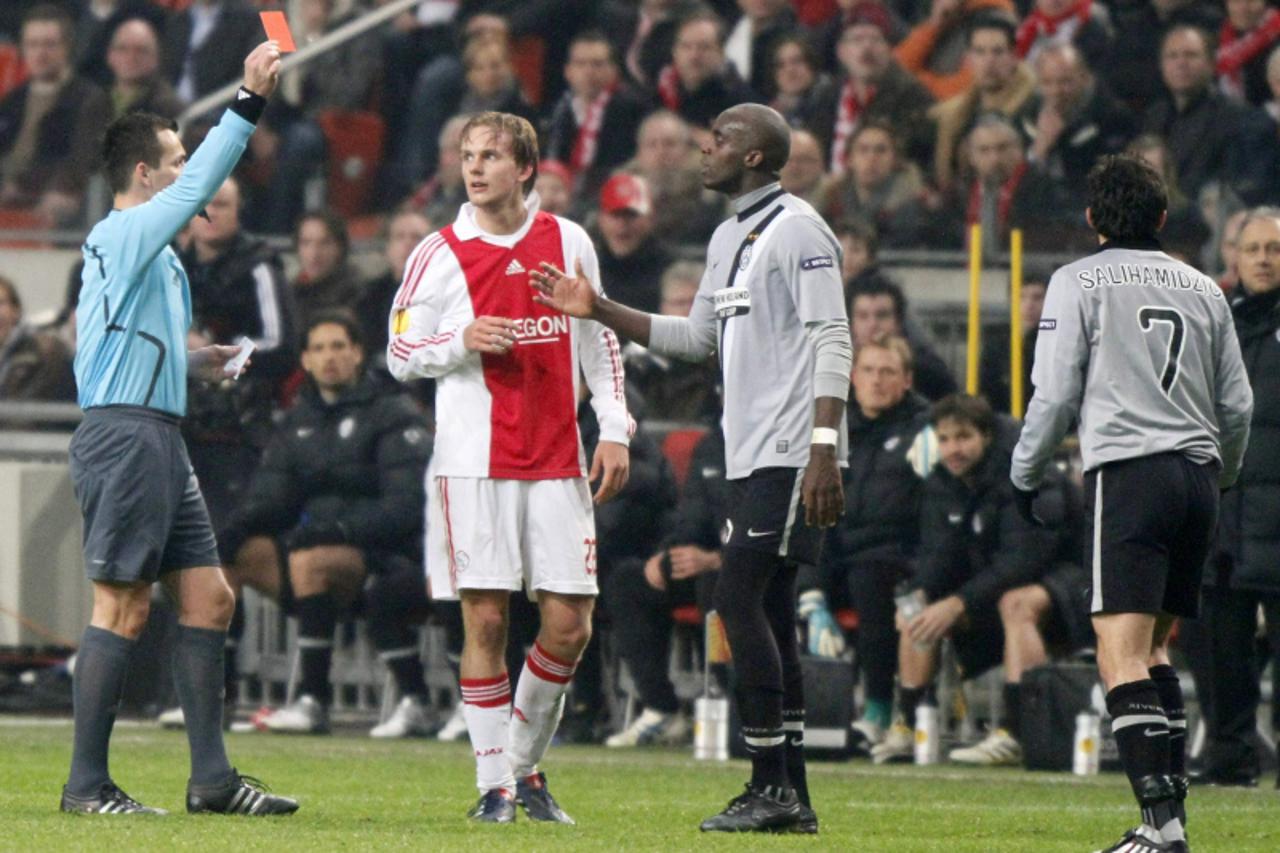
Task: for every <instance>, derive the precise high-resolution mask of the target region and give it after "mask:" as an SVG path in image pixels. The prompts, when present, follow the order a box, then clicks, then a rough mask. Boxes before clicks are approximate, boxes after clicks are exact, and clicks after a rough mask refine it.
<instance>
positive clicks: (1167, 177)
mask: <svg viewBox="0 0 1280 853" xmlns="http://www.w3.org/2000/svg"><path fill="white" fill-rule="evenodd" d="M1126 150H1127V151H1129V152H1131V153H1133V154H1137V155H1138V156H1139V157H1141V158H1142V159H1143V160H1145V161H1146V163H1147V165H1149V166H1151V168H1153V169H1155V170H1156V171H1157V172H1159V173H1160V177H1161V178H1162V179H1163V180H1164V186H1165V194H1166V196H1167V197H1168V204H1169V209H1168V214H1167V215H1166V217H1165V223H1164V228H1163V229H1161V238H1162V240H1163V239H1165V238H1167V236H1168V235H1169V234H1186V235H1191V236H1190V237H1189V238H1188V240H1187V241H1184V242H1191V243H1193V244H1194V248H1193V249H1192V250H1191V251H1190V252H1189V253H1188V255H1187V257H1188V258H1190V259H1191V260H1190V261H1189V263H1192V264H1193V265H1194V264H1195V259H1197V258H1199V256H1200V254H1201V251H1200V250H1201V247H1203V246H1205V245H1206V243H1207V242H1208V241H1209V238H1210V236H1211V232H1210V228H1209V226H1208V225H1207V224H1206V223H1205V221H1204V217H1203V216H1202V215H1201V213H1200V207H1199V206H1198V205H1196V204H1192V203H1191V200H1190V199H1188V198H1187V197H1186V196H1185V195H1183V193H1182V190H1181V189H1180V188H1179V186H1178V164H1177V163H1176V162H1174V159H1173V152H1172V151H1170V150H1169V145H1168V143H1166V142H1165V141H1164V140H1163V139H1161V138H1160V137H1159V136H1157V135H1156V134H1154V133H1144V134H1141V135H1139V136H1138V138H1137V139H1135V140H1133V142H1130V143H1129V147H1128V148H1127V149H1126ZM1224 239H1225V238H1224ZM1167 250H1168V246H1166V251H1167ZM1213 266H1214V265H1213V264H1210V265H1209V267H1210V268H1213ZM1224 269H1229V268H1227V267H1224ZM1231 276H1234V271H1233V270H1232V271H1231ZM1219 283H1221V284H1222V285H1223V287H1224V289H1230V287H1231V286H1233V285H1234V284H1235V278H1234V277H1229V278H1221V279H1219Z"/></svg>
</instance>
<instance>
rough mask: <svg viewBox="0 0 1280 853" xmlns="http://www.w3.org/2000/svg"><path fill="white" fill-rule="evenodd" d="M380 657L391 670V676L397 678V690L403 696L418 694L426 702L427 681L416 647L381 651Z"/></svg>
mask: <svg viewBox="0 0 1280 853" xmlns="http://www.w3.org/2000/svg"><path fill="white" fill-rule="evenodd" d="M378 657H380V658H382V662H383V663H384V664H386V666H387V669H389V670H391V676H392V677H393V678H394V679H395V680H396V690H398V691H399V693H400V695H401V696H417V697H418V700H419V701H421V702H426V700H427V682H426V678H425V677H424V675H423V672H422V661H421V660H420V659H419V658H418V650H417V649H416V648H411V649H392V650H389V651H385V652H379V653H378Z"/></svg>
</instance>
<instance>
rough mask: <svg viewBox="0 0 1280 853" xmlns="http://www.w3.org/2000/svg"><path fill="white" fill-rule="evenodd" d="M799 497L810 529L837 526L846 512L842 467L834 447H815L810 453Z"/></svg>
mask: <svg viewBox="0 0 1280 853" xmlns="http://www.w3.org/2000/svg"><path fill="white" fill-rule="evenodd" d="M800 494H801V499H802V500H803V501H804V521H805V524H807V525H809V526H810V527H834V526H835V523H836V521H838V520H839V519H840V513H842V512H844V487H843V486H842V485H841V483H840V466H839V464H838V463H837V462H836V449H835V448H834V447H830V446H829V445H814V446H813V448H812V449H811V450H810V452H809V464H808V466H807V467H806V468H805V469H804V481H803V483H801V486H800Z"/></svg>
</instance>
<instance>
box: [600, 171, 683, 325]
mask: <svg viewBox="0 0 1280 853" xmlns="http://www.w3.org/2000/svg"><path fill="white" fill-rule="evenodd" d="M596 228H597V230H598V231H599V236H600V239H599V240H597V241H596V245H597V246H598V247H599V249H598V251H599V253H600V278H601V280H602V281H607V282H609V293H610V294H611V295H612V296H613V298H614V299H617V300H618V301H619V302H623V303H625V304H627V305H634V306H635V307H636V308H638V309H639V310H641V311H657V310H658V303H659V302H660V301H661V293H662V273H663V272H664V271H665V270H666V269H667V267H668V266H670V264H671V262H672V261H673V260H674V258H672V256H671V254H670V253H669V252H668V251H667V250H666V248H665V247H664V246H663V245H662V243H660V242H659V241H658V239H657V237H655V236H654V234H653V196H652V194H651V192H650V188H649V182H648V181H646V180H645V179H644V178H642V177H640V176H639V175H630V174H627V173H625V172H620V173H618V174H616V175H614V176H613V177H612V178H610V179H609V180H608V181H606V182H605V184H604V187H602V188H601V190H600V216H599V218H598V219H597V221H596Z"/></svg>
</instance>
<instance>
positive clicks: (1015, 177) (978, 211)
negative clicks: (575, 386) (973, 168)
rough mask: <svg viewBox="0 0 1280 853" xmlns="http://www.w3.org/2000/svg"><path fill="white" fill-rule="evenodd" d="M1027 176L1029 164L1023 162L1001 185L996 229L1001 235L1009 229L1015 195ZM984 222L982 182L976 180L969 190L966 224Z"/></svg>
mask: <svg viewBox="0 0 1280 853" xmlns="http://www.w3.org/2000/svg"><path fill="white" fill-rule="evenodd" d="M1026 174H1027V164H1026V162H1025V161H1024V162H1022V163H1019V164H1018V168H1016V169H1014V170H1013V174H1012V175H1010V176H1009V179H1008V180H1007V181H1005V182H1004V183H1003V184H1001V185H1000V189H999V191H998V195H997V196H996V227H997V228H998V229H1000V232H1001V233H1004V231H1005V230H1007V229H1008V227H1009V212H1010V211H1011V210H1013V194H1014V193H1016V192H1017V191H1018V185H1019V184H1021V183H1022V178H1023V177H1024V176H1025V175H1026ZM981 222H982V182H981V181H979V180H974V182H973V186H972V187H970V189H969V206H968V208H967V209H966V210H965V215H964V224H965V225H973V224H975V223H978V224H981ZM968 233H969V232H968V229H965V235H966V236H965V242H966V244H967V243H968V239H969V238H968Z"/></svg>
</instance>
